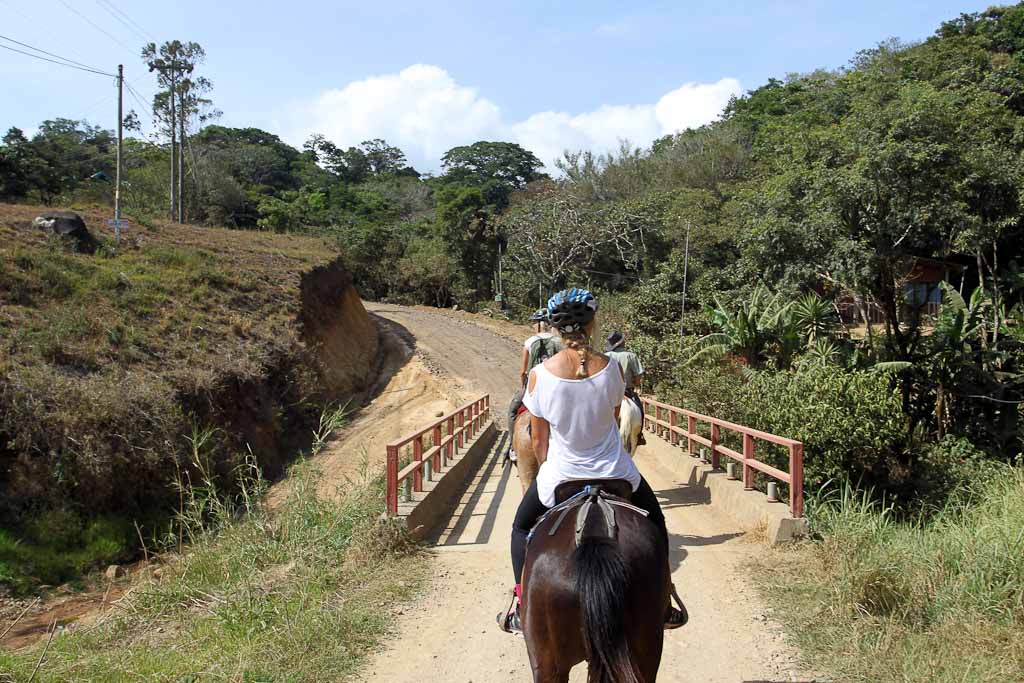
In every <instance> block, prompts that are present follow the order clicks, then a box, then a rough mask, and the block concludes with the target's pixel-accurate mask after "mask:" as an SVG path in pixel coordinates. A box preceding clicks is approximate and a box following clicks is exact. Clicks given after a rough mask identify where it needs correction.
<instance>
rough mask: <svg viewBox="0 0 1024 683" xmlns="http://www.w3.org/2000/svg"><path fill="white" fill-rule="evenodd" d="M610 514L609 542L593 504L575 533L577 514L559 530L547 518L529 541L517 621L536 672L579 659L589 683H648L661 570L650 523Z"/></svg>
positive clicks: (663, 584)
mask: <svg viewBox="0 0 1024 683" xmlns="http://www.w3.org/2000/svg"><path fill="white" fill-rule="evenodd" d="M614 510H615V522H616V524H615V527H614V529H615V533H614V536H612V535H610V534H611V532H610V531H609V529H610V528H611V526H610V525H609V524H608V520H607V519H606V515H607V514H608V513H607V510H606V509H605V508H603V507H602V506H600V505H597V504H594V505H592V506H591V511H590V514H589V515H588V517H587V518H586V522H585V524H584V525H583V528H582V529H581V530H578V529H577V517H576V515H577V514H579V511H580V508H579V507H578V508H576V513H573V514H570V515H568V516H567V517H566V518H565V519H564V521H562V522H561V523H559V515H557V514H554V515H549V516H548V517H546V518H545V519H544V520H543V521H542V522H541V523H540V524H539V525H538V526H537V528H535V529H534V531H533V533H532V535H531V541H530V545H529V547H528V549H527V556H526V567H525V569H524V573H523V594H524V599H523V618H524V634H525V636H526V640H527V648H528V650H529V652H530V660H531V663H532V664H533V666H534V671H535V672H537V671H539V670H541V669H543V670H545V671H549V672H550V671H555V672H563V673H567V672H568V671H569V669H570V668H572V666H573V665H575V664H577V663H579V662H581V661H583V660H584V659H586V660H588V661H589V667H590V669H589V670H590V675H591V678H590V680H591V681H594V682H598V681H601V682H603V681H622V682H630V681H634V680H640V681H653V680H654V679H653V675H654V674H655V673H656V672H657V669H658V663H659V662H660V659H661V648H662V640H663V631H662V622H663V618H664V613H665V607H666V605H667V604H668V591H669V589H670V580H669V577H668V562H667V558H665V556H664V548H663V544H662V543H661V541H660V538H659V533H660V532H659V531H658V529H657V527H656V526H655V525H654V524H653V523H651V522H650V521H649V520H647V519H646V517H645V516H644V515H643V514H641V513H639V512H635V511H634V510H633V509H631V508H628V507H619V506H615V508H614ZM556 525H557V528H555V527H556ZM553 528H554V533H553V534H552V533H551V532H552V529H553ZM578 531H580V532H581V533H580V534H579V536H580V542H579V545H578V546H577V543H576V536H577V532H578ZM583 634H585V637H584V635H583ZM538 667H539V668H538ZM652 672H653V673H652Z"/></svg>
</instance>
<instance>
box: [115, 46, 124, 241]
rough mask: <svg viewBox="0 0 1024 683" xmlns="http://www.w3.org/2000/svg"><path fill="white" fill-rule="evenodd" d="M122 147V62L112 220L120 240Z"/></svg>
mask: <svg viewBox="0 0 1024 683" xmlns="http://www.w3.org/2000/svg"><path fill="white" fill-rule="evenodd" d="M123 147H124V64H118V65H117V171H116V172H115V173H114V220H115V221H117V229H116V232H115V235H116V236H117V241H118V242H120V241H121V166H122V165H123V162H122V161H121V159H122V156H123V151H122V148H123Z"/></svg>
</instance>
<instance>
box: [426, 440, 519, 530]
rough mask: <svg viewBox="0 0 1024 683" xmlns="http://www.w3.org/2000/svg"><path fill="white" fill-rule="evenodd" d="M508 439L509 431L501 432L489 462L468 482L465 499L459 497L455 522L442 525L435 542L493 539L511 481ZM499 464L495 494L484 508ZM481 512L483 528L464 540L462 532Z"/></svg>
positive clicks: (464, 494) (481, 525)
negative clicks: (458, 508) (507, 463)
mask: <svg viewBox="0 0 1024 683" xmlns="http://www.w3.org/2000/svg"><path fill="white" fill-rule="evenodd" d="M508 439H509V433H508V432H500V433H499V438H498V440H497V442H495V445H494V448H493V450H492V451H491V455H490V457H489V459H488V462H487V464H486V466H485V467H484V469H483V470H482V471H481V472H480V473H479V474H478V475H477V476H476V478H475V479H474V480H472V481H471V482H470V483H469V486H468V488H467V490H466V492H465V493H463V497H462V500H461V501H460V505H461V507H462V509H461V510H460V511H458V512H457V514H456V515H455V517H454V519H453V521H454V523H453V524H452V525H451V526H450V527H448V528H447V529H441V530H440V532H439V533H438V535H437V536H436V537H435V538H434V542H435V543H436V544H437V545H441V546H466V545H484V544H486V543H487V542H488V541H490V539H491V533H492V532H493V531H494V523H495V521H496V520H497V518H498V510H499V509H500V508H501V501H502V498H504V496H505V487H506V485H507V484H508V480H509V477H510V476H511V473H512V468H511V467H508V466H506V465H505V449H506V448H507V445H508ZM499 467H500V468H501V477H500V478H499V479H498V481H497V484H496V486H495V490H494V497H493V498H491V500H490V501H489V502H487V503H486V505H487V507H486V509H484V510H481V509H480V506H481V505H482V504H484V502H485V501H484V496H485V495H486V493H487V491H488V489H490V485H489V484H488V482H490V481H491V477H492V476H493V474H494V472H495V469H496V468H499ZM470 491H472V493H470ZM467 496H468V498H467ZM481 514H482V515H483V519H482V520H481V522H480V528H479V530H478V531H477V533H476V538H474V539H473V540H471V541H470V540H462V536H463V534H464V533H465V532H466V529H467V528H468V526H469V524H470V522H472V521H473V518H474V517H478V516H480V515H481Z"/></svg>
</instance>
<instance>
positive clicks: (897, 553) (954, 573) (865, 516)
mask: <svg viewBox="0 0 1024 683" xmlns="http://www.w3.org/2000/svg"><path fill="white" fill-rule="evenodd" d="M810 509H811V511H812V520H811V521H812V524H813V525H814V528H815V529H816V530H817V531H818V532H819V533H820V534H821V537H820V538H819V539H818V540H815V541H809V542H806V543H803V544H801V545H799V546H797V547H795V548H790V549H785V550H780V551H776V552H774V553H772V554H771V555H770V556H768V557H767V558H765V559H764V562H763V564H762V565H761V566H759V567H756V568H755V570H754V571H753V575H754V576H757V577H759V578H760V580H761V581H762V582H763V583H764V584H765V587H766V590H765V591H764V593H765V594H766V596H768V598H769V599H770V600H771V601H773V602H774V605H775V608H776V612H777V615H778V617H779V621H780V623H783V624H786V625H787V630H788V631H789V633H790V634H791V635H792V637H793V639H794V640H795V641H796V643H797V644H798V645H799V646H800V649H801V652H802V654H803V656H804V658H805V659H806V660H807V663H808V666H810V667H811V668H812V669H814V670H818V671H830V672H832V673H833V674H834V679H830V680H835V681H842V682H844V683H847V682H848V683H868V682H871V681H905V682H907V683H912V682H913V683H917V682H920V683H925V682H927V683H945V682H949V683H953V682H954V681H956V682H957V683H962V682H966V681H970V682H978V683H981V682H984V683H997V682H1002V681H1020V680H1024V639H1022V638H1021V632H1022V631H1021V630H1022V628H1024V531H1022V529H1024V470H1021V469H1020V468H1010V467H1005V468H1001V469H1000V470H998V471H997V472H995V473H993V475H992V476H990V477H988V478H986V481H984V482H983V483H976V484H975V487H974V489H973V491H972V492H970V493H969V494H966V495H962V496H960V497H959V499H956V500H951V501H950V502H949V503H948V504H947V505H946V507H945V508H944V509H943V510H941V511H938V512H937V513H935V514H934V515H932V516H930V517H922V518H920V519H917V520H900V519H899V518H898V517H897V515H895V514H894V511H893V509H892V508H891V507H887V506H885V505H883V504H881V503H879V502H878V501H876V500H872V498H871V496H870V494H865V493H863V492H857V491H855V490H854V489H853V488H852V487H849V486H848V487H846V488H845V489H843V490H840V491H838V492H835V493H833V494H831V495H826V496H823V497H819V498H818V499H815V500H812V501H811V506H810Z"/></svg>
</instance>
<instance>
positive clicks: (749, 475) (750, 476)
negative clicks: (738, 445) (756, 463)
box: [743, 434, 756, 491]
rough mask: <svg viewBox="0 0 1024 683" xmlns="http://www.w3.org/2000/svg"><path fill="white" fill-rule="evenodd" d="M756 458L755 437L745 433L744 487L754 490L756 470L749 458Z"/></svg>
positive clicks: (746, 489)
mask: <svg viewBox="0 0 1024 683" xmlns="http://www.w3.org/2000/svg"><path fill="white" fill-rule="evenodd" d="M753 459H754V437H753V436H752V435H750V434H744V435H743V489H744V490H745V491H753V490H754V472H755V471H756V470H754V468H753V467H751V466H750V464H749V463H748V462H747V460H753Z"/></svg>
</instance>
